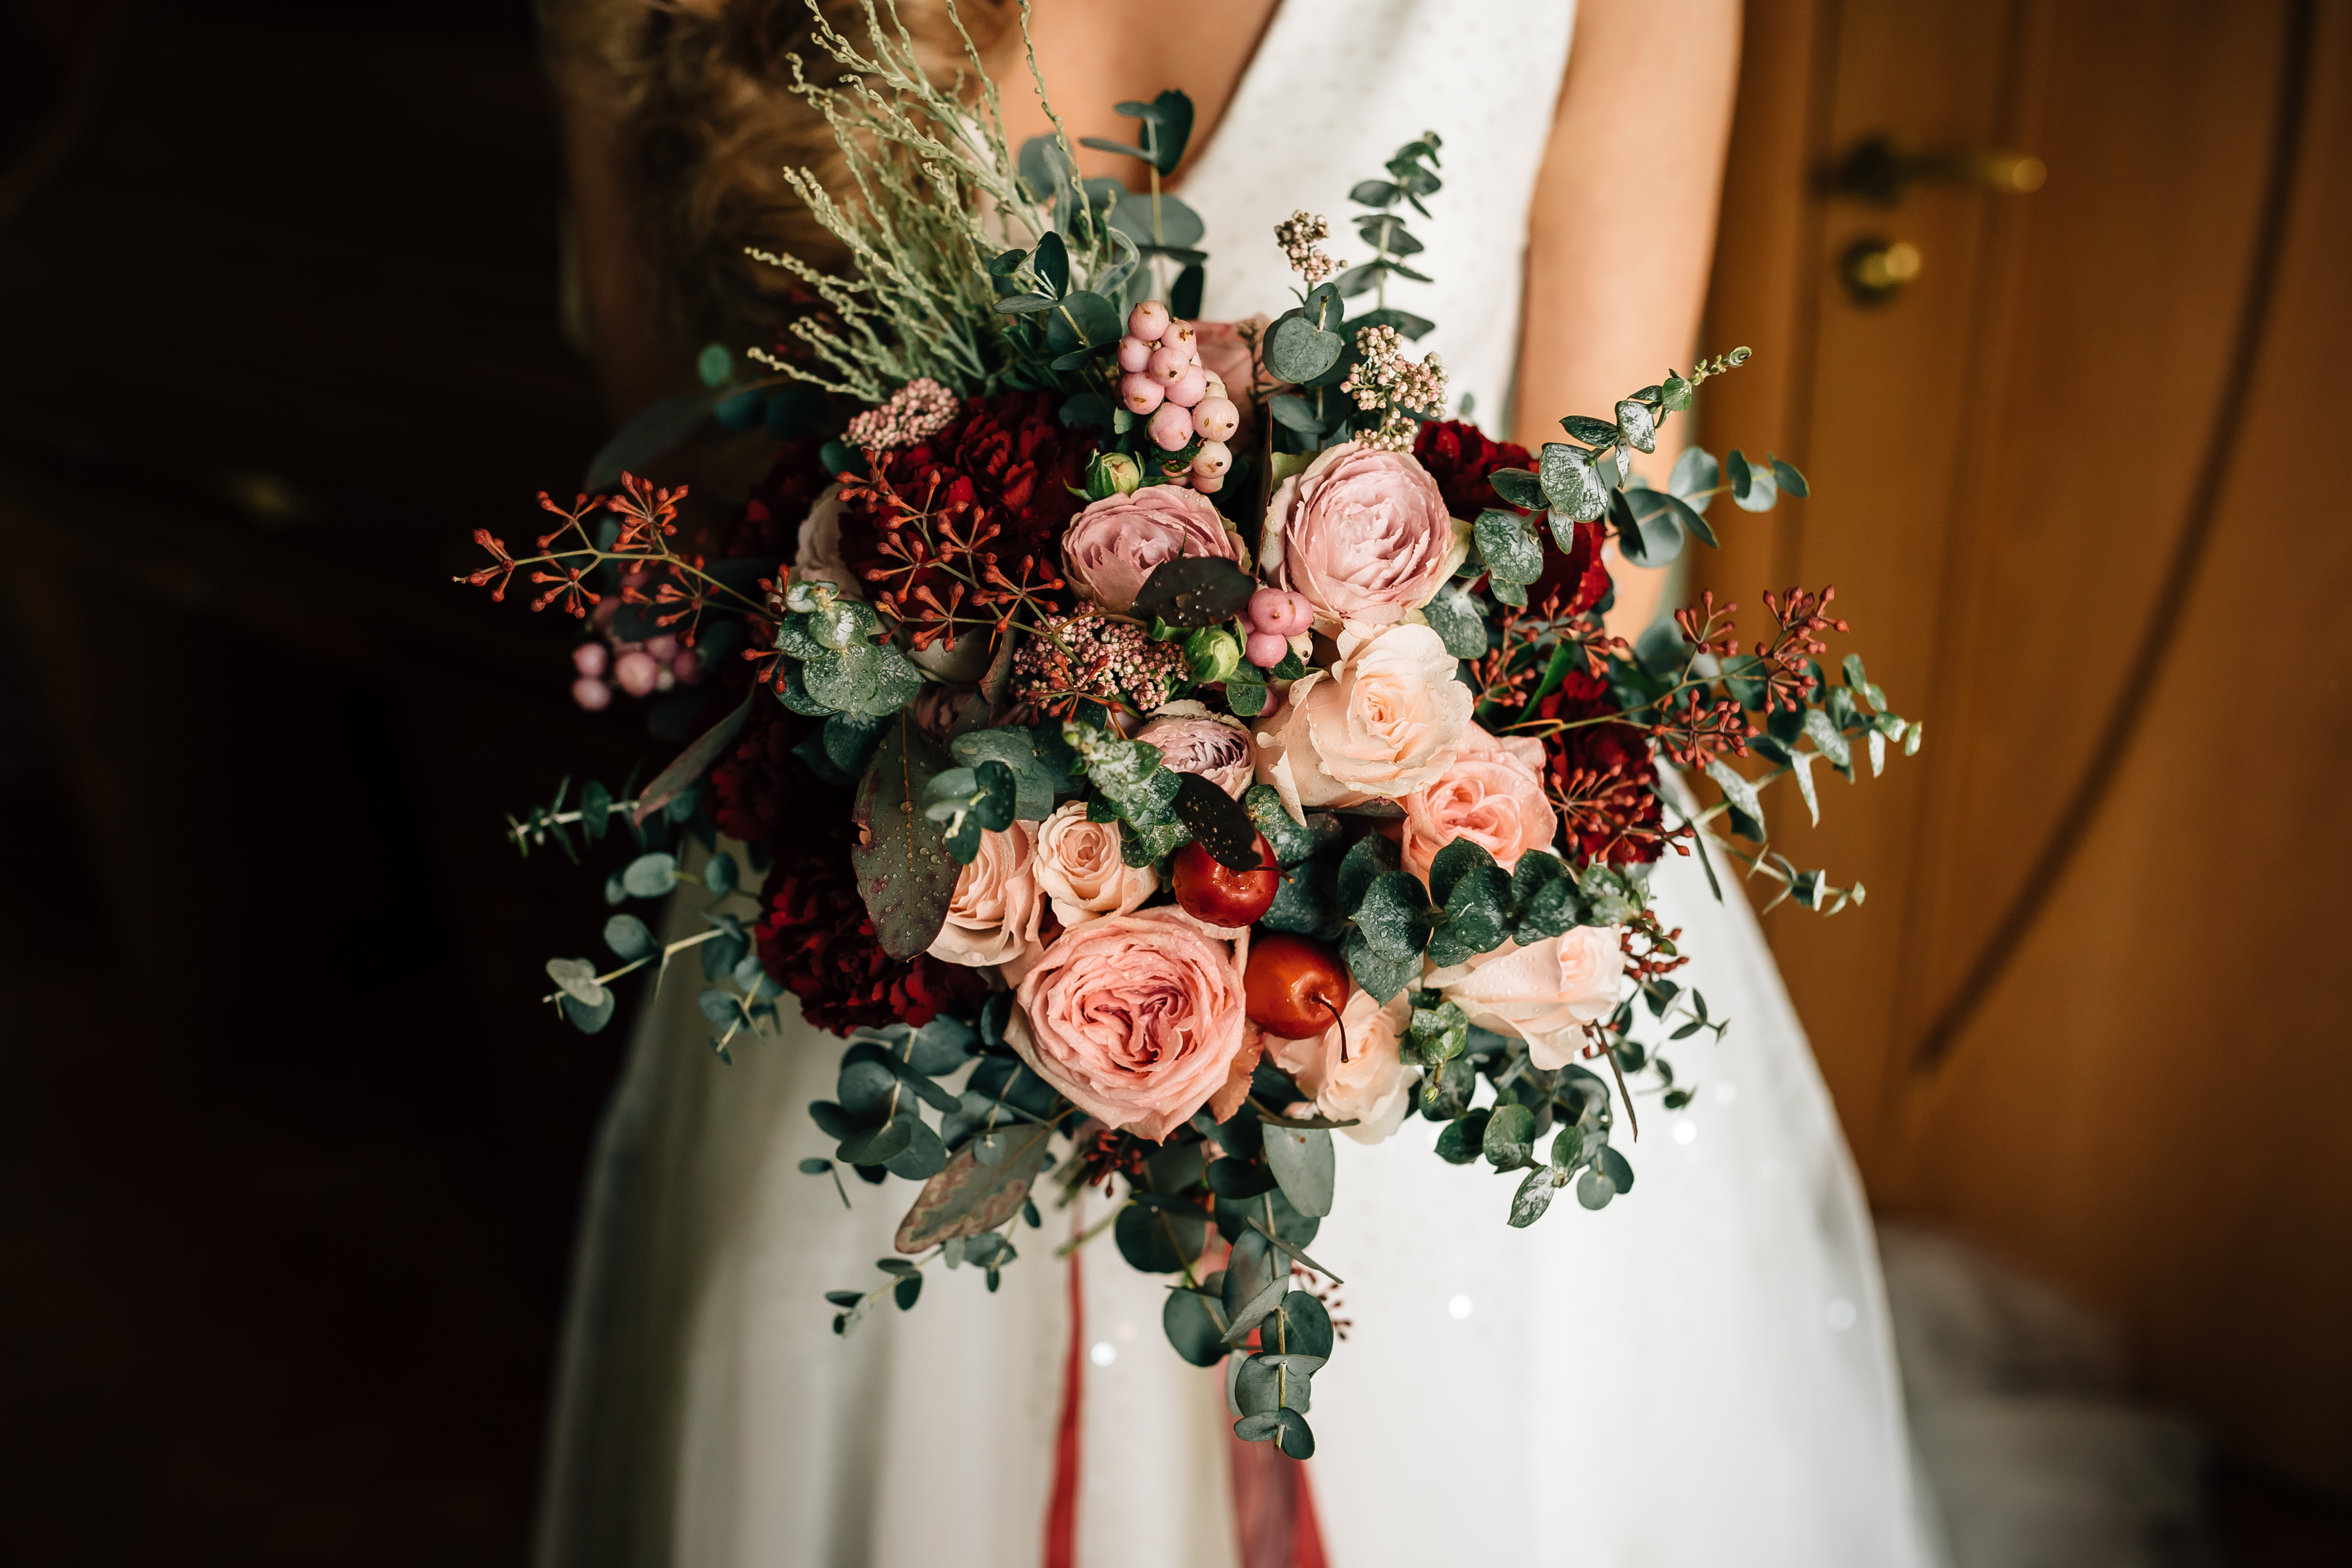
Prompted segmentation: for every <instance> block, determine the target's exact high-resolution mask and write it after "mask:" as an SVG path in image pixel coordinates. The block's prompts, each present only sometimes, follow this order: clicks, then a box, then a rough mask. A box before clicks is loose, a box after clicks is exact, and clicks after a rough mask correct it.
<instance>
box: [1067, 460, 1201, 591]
mask: <svg viewBox="0 0 2352 1568" xmlns="http://www.w3.org/2000/svg"><path fill="white" fill-rule="evenodd" d="M1180 555H1215V556H1221V557H1223V559H1225V560H1227V561H1239V560H1240V559H1241V556H1242V547H1241V540H1240V538H1239V536H1237V535H1235V534H1234V533H1233V532H1231V531H1228V530H1227V529H1226V527H1225V520H1224V519H1223V517H1221V516H1219V515H1218V513H1217V509H1216V508H1215V507H1214V506H1213V505H1212V504H1210V501H1209V498H1208V497H1206V496H1204V495H1202V493H1201V492H1200V491H1198V490H1195V489H1187V488H1185V487H1184V486H1182V485H1146V486H1144V487H1143V488H1142V489H1139V490H1133V491H1130V492H1129V493H1128V494H1126V495H1109V496H1105V497H1103V499H1102V500H1098V501H1096V502H1094V503H1093V504H1092V505H1090V506H1088V507H1087V510H1084V511H1082V512H1080V513H1078V515H1077V516H1076V517H1075V518H1073V519H1071V520H1070V527H1069V531H1067V532H1066V533H1064V534H1063V535H1062V565H1063V567H1064V569H1065V570H1066V571H1067V572H1068V574H1069V577H1070V586H1071V587H1073V588H1076V590H1077V591H1078V592H1079V593H1081V594H1084V595H1086V596H1087V598H1089V599H1092V600H1093V601H1094V602H1095V603H1096V604H1097V605H1101V606H1102V607H1103V608H1104V609H1106V610H1108V611H1110V612H1112V613H1113V614H1114V615H1122V616H1123V615H1125V614H1126V613H1127V612H1128V610H1129V608H1130V607H1132V606H1133V605H1134V604H1135V596H1136V595H1138V594H1139V593H1141V592H1142V591H1143V584H1144V582H1145V580H1146V579H1148V578H1150V575H1151V569H1152V568H1153V567H1155V566H1158V565H1160V563H1162V562H1167V561H1173V560H1175V559H1176V558H1177V557H1178V556H1180Z"/></svg>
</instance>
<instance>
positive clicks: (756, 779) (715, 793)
mask: <svg viewBox="0 0 2352 1568" xmlns="http://www.w3.org/2000/svg"><path fill="white" fill-rule="evenodd" d="M737 662H738V663H741V662H742V661H740V660H739V661H737ZM744 668H749V666H748V665H745V667H744ZM751 697H752V701H751V712H750V713H748V714H747V715H745V716H744V720H743V731H742V733H741V734H740V735H738V736H737V737H736V738H735V746H734V749H733V750H732V751H730V752H728V753H727V755H726V756H724V757H721V758H720V759H719V762H718V763H716V764H714V765H713V766H712V768H711V770H710V792H711V796H712V802H711V811H712V815H713V816H716V817H717V819H718V822H719V832H721V833H724V834H725V835H727V836H728V837H730V838H740V839H741V840H742V841H743V842H744V843H746V844H760V845H767V846H771V847H772V846H773V845H774V844H776V843H777V842H778V841H779V840H780V839H782V838H783V837H786V836H787V835H788V834H791V833H796V832H798V831H800V829H801V828H802V827H803V826H805V825H806V824H808V823H810V822H813V821H822V820H824V818H825V816H829V815H832V814H835V813H844V814H845V813H846V812H847V811H848V810H849V793H848V792H847V791H846V790H841V789H835V788H834V787H832V786H830V785H828V784H825V783H824V781H823V780H821V779H819V778H818V777H817V776H816V774H815V773H812V772H810V771H809V766H808V764H807V763H803V762H802V761H801V760H800V759H799V758H798V757H796V756H794V755H793V747H794V746H797V745H799V744H800V743H801V742H802V741H803V740H805V739H806V738H807V737H808V735H809V733H810V732H811V731H814V729H815V728H816V727H817V725H818V724H819V723H821V722H822V721H821V720H816V719H810V718H805V717H803V716H802V715H801V714H798V713H795V712H793V710H791V709H789V708H787V707H785V706H784V705H783V704H782V703H781V702H779V701H777V700H775V699H774V698H773V697H772V696H770V695H769V694H768V693H767V692H765V691H763V690H760V689H756V688H755V689H753V690H752V693H751Z"/></svg>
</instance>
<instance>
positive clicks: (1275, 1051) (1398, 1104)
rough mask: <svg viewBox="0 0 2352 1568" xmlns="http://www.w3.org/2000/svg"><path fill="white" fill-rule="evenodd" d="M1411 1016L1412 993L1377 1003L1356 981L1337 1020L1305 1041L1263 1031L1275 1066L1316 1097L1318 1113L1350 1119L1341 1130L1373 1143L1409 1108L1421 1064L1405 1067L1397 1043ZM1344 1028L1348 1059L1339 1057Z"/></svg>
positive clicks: (1389, 1130)
mask: <svg viewBox="0 0 2352 1568" xmlns="http://www.w3.org/2000/svg"><path fill="white" fill-rule="evenodd" d="M1411 1022H1412V993H1411V992H1409V991H1401V992H1399V993H1398V994H1397V997H1396V1000H1395V1001H1393V1002H1391V1003H1390V1004H1389V1005H1387V1006H1385V1007H1382V1006H1381V1005H1378V1004H1376V1003H1375V1002H1373V1000H1372V994H1371V993H1370V992H1369V991H1366V990H1364V989H1363V988H1362V987H1361V986H1358V987H1356V988H1355V989H1354V990H1352V991H1351V992H1349V996H1348V1005H1346V1006H1345V1007H1342V1008H1340V1009H1339V1023H1338V1024H1336V1025H1334V1026H1332V1027H1330V1028H1328V1029H1326V1030H1324V1031H1323V1032H1322V1033H1321V1034H1320V1035H1318V1036H1316V1037H1314V1038H1313V1039H1308V1040H1285V1039H1279V1038H1276V1037H1274V1036H1271V1035H1269V1036H1267V1037H1266V1040H1265V1047H1266V1049H1267V1051H1269V1052H1270V1053H1271V1054H1272V1059H1273V1061H1274V1065H1275V1066H1276V1067H1278V1068H1281V1069H1282V1070H1283V1071H1285V1072H1286V1073H1288V1074H1289V1075H1290V1076H1291V1077H1292V1078H1294V1079H1297V1080H1298V1087H1299V1088H1300V1089H1303V1090H1305V1091H1306V1092H1307V1095H1309V1096H1310V1097H1312V1098H1313V1100H1314V1101H1315V1110H1316V1112H1317V1114H1318V1115H1321V1116H1327V1117H1329V1118H1330V1119H1331V1120H1332V1121H1353V1122H1355V1123H1356V1125H1355V1126H1353V1127H1342V1128H1341V1129H1339V1131H1342V1132H1345V1133H1346V1134H1347V1135H1348V1136H1349V1137H1350V1138H1353V1139H1354V1140H1355V1141H1356V1142H1359V1143H1377V1142H1380V1141H1381V1139H1383V1138H1386V1137H1387V1136H1388V1135H1389V1134H1390V1133H1391V1132H1394V1131H1396V1130H1397V1128H1398V1126H1399V1125H1400V1124H1401V1123H1402V1121H1404V1118H1405V1113H1406V1112H1407V1111H1409V1110H1412V1086H1413V1085H1414V1084H1415V1083H1417V1082H1418V1081H1420V1079H1421V1069H1420V1068H1417V1067H1407V1066H1406V1065H1405V1063H1404V1061H1403V1060H1402V1058H1401V1057H1400V1056H1399V1054H1398V1050H1397V1043H1398V1041H1399V1040H1401V1039H1402V1037H1403V1035H1404V1030H1405V1026H1406V1025H1407V1024H1409V1023H1411ZM1343 1031H1344V1032H1345V1034H1346V1036H1347V1042H1348V1059H1347V1060H1346V1061H1341V1060H1340V1059H1339V1037H1340V1035H1341V1033H1342V1032H1343Z"/></svg>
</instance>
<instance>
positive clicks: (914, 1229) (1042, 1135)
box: [892, 1122, 1051, 1253]
mask: <svg viewBox="0 0 2352 1568" xmlns="http://www.w3.org/2000/svg"><path fill="white" fill-rule="evenodd" d="M997 1136H998V1138H999V1139H1000V1141H1001V1142H1000V1143H999V1146H998V1157H997V1159H996V1161H995V1162H994V1163H992V1164H982V1163H981V1162H980V1161H979V1159H978V1158H977V1157H976V1156H975V1155H974V1154H973V1152H972V1151H971V1148H970V1147H969V1146H966V1147H965V1148H964V1149H962V1150H961V1151H960V1152H957V1153H956V1154H955V1155H954V1156H953V1157H952V1158H950V1160H949V1161H948V1162H947V1164H946V1165H945V1167H944V1168H942V1169H941V1170H940V1173H939V1174H937V1175H935V1176H933V1177H931V1178H930V1180H929V1182H927V1183H925V1184H924V1186H923V1190H922V1192H921V1194H919V1195H918V1196H917V1197H916V1199H915V1204H914V1206H913V1207H912V1208H910V1209H908V1211H907V1217H906V1218H905V1219H903V1220H901V1221H900V1222H899V1225H898V1237H897V1238H896V1240H895V1241H893V1243H892V1245H893V1246H895V1247H897V1248H898V1250H899V1251H900V1252H904V1253H916V1252H922V1251H925V1250H927V1249H928V1248H929V1247H934V1246H937V1245H938V1244H939V1243H940V1242H943V1241H947V1240H950V1239H951V1238H954V1237H969V1236H978V1235H981V1234H983V1233H986V1232H992V1231H993V1230H994V1229H995V1228H996V1227H997V1226H1001V1225H1003V1224H1004V1223H1005V1222H1006V1221H1008V1220H1010V1219H1011V1218H1012V1217H1013V1215H1016V1214H1019V1213H1020V1212H1021V1205H1022V1203H1023V1201H1024V1200H1025V1199H1026V1198H1027V1197H1028V1195H1029V1184H1030V1183H1031V1182H1032V1181H1034V1180H1035V1178H1036V1175H1037V1173H1038V1172H1039V1171H1041V1170H1043V1169H1044V1168H1045V1164H1046V1163H1048V1162H1049V1160H1050V1156H1049V1155H1048V1154H1047V1152H1046V1149H1045V1142H1046V1140H1047V1138H1048V1137H1049V1136H1051V1134H1050V1131H1049V1130H1048V1129H1046V1128H1044V1127H1040V1126H1036V1125H1034V1124H1033V1123H1029V1122H1014V1123H1013V1124H1012V1125H1010V1126H1008V1127H1006V1128H1005V1129H1004V1130H1003V1131H1002V1132H1000V1133H998V1134H997Z"/></svg>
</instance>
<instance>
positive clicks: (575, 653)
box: [572, 642, 612, 708]
mask: <svg viewBox="0 0 2352 1568" xmlns="http://www.w3.org/2000/svg"><path fill="white" fill-rule="evenodd" d="M611 658H612V655H611V654H610V653H609V652H608V651H607V650H606V648H605V647H604V644H603V643H600V642H584V643H582V644H581V645H580V646H579V647H575V648H573V649H572V668H574V669H576V670H578V671H579V672H580V673H581V674H583V675H584V676H586V677H587V678H588V679H591V680H593V679H596V677H598V676H600V675H602V674H604V666H605V664H606V663H607V662H608V661H609V660H610V659H611ZM605 695H606V698H607V700H609V699H610V697H611V695H612V694H611V693H609V692H607V693H606V694H605ZM581 706H582V707H583V708H586V707H590V706H592V705H591V704H589V703H585V702H583V703H582V704H581ZM593 706H595V707H598V708H601V707H603V706H604V703H602V702H599V703H595V704H593Z"/></svg>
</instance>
